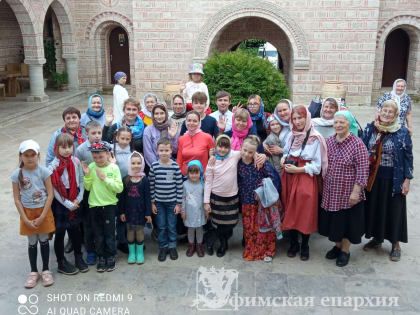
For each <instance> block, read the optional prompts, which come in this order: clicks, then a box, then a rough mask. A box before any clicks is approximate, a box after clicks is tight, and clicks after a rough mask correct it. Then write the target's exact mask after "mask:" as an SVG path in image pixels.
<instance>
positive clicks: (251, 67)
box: [203, 50, 290, 112]
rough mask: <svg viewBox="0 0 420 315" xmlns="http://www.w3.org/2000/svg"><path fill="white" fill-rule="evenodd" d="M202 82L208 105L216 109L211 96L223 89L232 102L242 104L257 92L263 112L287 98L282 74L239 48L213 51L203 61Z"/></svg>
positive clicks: (288, 92) (288, 95)
mask: <svg viewBox="0 0 420 315" xmlns="http://www.w3.org/2000/svg"><path fill="white" fill-rule="evenodd" d="M204 73H205V75H204V77H203V81H204V82H205V83H206V84H207V87H208V89H209V95H210V98H211V99H210V102H211V107H212V109H213V110H217V106H216V100H215V98H214V97H215V95H216V93H217V92H218V91H221V90H225V91H228V92H229V93H230V94H231V95H232V104H233V105H236V104H237V103H238V102H239V101H240V102H241V103H242V104H243V105H246V102H247V100H248V97H249V96H250V95H252V94H258V95H260V96H261V97H262V99H263V101H264V107H265V111H266V112H273V110H274V108H275V106H276V104H277V102H278V101H279V100H280V99H282V98H289V97H290V90H289V88H288V87H287V84H286V81H285V79H284V76H283V74H282V73H281V72H279V71H277V70H276V69H275V68H274V67H273V65H272V64H271V63H270V62H269V61H267V60H264V59H261V58H258V57H254V56H251V55H249V54H247V53H245V52H243V51H240V50H238V51H235V52H224V53H215V54H214V55H213V56H212V57H210V58H209V59H208V60H207V62H206V63H205V64H204Z"/></svg>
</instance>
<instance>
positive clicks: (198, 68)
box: [190, 63, 204, 75]
mask: <svg viewBox="0 0 420 315" xmlns="http://www.w3.org/2000/svg"><path fill="white" fill-rule="evenodd" d="M192 73H199V74H201V75H204V72H203V65H202V64H201V63H194V64H192V65H190V74H192Z"/></svg>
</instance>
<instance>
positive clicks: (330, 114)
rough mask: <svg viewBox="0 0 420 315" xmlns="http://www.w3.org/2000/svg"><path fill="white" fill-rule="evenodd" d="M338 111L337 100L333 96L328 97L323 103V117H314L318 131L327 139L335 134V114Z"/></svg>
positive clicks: (313, 120)
mask: <svg viewBox="0 0 420 315" xmlns="http://www.w3.org/2000/svg"><path fill="white" fill-rule="evenodd" d="M337 111H338V104H337V101H336V100H335V99H333V98H327V99H325V101H324V102H323V103H322V107H321V117H317V118H312V123H313V125H314V128H315V130H316V131H318V132H319V133H320V134H321V136H323V137H324V138H325V139H327V138H328V137H331V136H333V135H334V134H335V130H334V114H335V113H336V112H337Z"/></svg>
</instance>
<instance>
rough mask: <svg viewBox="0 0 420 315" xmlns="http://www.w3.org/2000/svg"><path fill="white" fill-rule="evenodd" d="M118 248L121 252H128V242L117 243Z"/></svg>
mask: <svg viewBox="0 0 420 315" xmlns="http://www.w3.org/2000/svg"><path fill="white" fill-rule="evenodd" d="M117 249H118V250H120V251H121V252H123V253H124V254H128V244H127V243H126V244H121V243H118V245H117Z"/></svg>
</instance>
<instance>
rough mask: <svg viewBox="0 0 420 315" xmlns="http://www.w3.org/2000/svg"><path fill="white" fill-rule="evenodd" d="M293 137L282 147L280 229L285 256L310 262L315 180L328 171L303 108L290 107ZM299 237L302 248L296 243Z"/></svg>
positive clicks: (315, 211) (319, 142) (321, 146)
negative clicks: (284, 237)
mask: <svg viewBox="0 0 420 315" xmlns="http://www.w3.org/2000/svg"><path fill="white" fill-rule="evenodd" d="M291 126H292V134H291V136H290V138H289V140H288V141H287V144H286V146H285V147H284V148H283V151H284V155H283V157H282V167H283V170H282V172H281V184H282V195H281V199H282V202H283V206H284V209H285V218H284V221H283V230H290V232H289V235H290V248H289V250H288V251H287V256H289V257H295V256H296V254H297V253H298V252H299V251H300V259H301V260H303V261H305V260H308V259H309V245H308V242H309V236H310V235H311V233H312V232H316V231H317V230H318V180H317V175H319V174H321V171H322V175H323V176H324V175H325V173H326V171H327V166H328V160H327V146H326V144H325V140H324V138H323V137H322V136H321V135H320V134H319V133H318V132H317V131H316V130H315V129H314V128H313V125H312V123H311V114H310V112H309V111H308V110H307V109H306V108H305V106H302V105H298V106H295V107H294V108H293V111H292V118H291ZM298 233H300V234H301V235H302V245H299V242H298Z"/></svg>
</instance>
